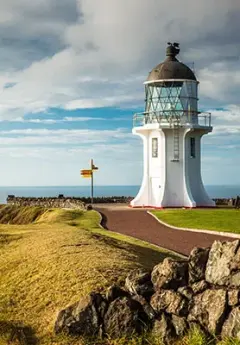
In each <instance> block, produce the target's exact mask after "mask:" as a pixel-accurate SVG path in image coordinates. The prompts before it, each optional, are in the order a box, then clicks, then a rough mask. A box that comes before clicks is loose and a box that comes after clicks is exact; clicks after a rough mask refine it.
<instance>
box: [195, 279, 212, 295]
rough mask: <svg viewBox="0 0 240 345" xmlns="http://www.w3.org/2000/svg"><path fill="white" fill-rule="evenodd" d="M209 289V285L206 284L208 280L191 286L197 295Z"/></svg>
mask: <svg viewBox="0 0 240 345" xmlns="http://www.w3.org/2000/svg"><path fill="white" fill-rule="evenodd" d="M208 287H209V284H208V283H207V282H206V280H200V281H199V282H196V283H194V284H192V286H191V288H192V291H193V293H194V294H195V295H196V294H198V293H200V292H203V291H205V290H207V288H208Z"/></svg>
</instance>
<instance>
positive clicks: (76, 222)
mask: <svg viewBox="0 0 240 345" xmlns="http://www.w3.org/2000/svg"><path fill="white" fill-rule="evenodd" d="M1 215H2V216H1ZM22 217H23V218H24V223H26V222H27V221H28V224H24V225H23V224H21V221H20V219H22ZM6 219H8V220H6ZM0 220H1V221H2V222H3V223H9V224H0V345H7V344H9V345H37V344H40V345H93V344H94V345H103V344H104V345H143V344H146V345H160V342H159V339H153V338H151V337H148V336H145V337H143V338H134V339H131V340H126V339H119V340H117V341H116V340H115V341H111V340H108V339H107V340H105V341H104V342H103V341H101V340H99V341H97V342H96V341H93V342H91V341H90V340H84V339H82V340H79V339H75V338H70V337H67V336H55V335H54V333H53V325H54V322H55V320H56V315H57V313H58V312H59V310H61V309H63V308H65V307H66V306H67V305H70V304H72V303H74V302H76V301H78V300H79V298H80V297H81V296H83V295H86V294H87V293H89V292H90V291H92V290H95V291H100V292H101V291H103V290H105V289H106V288H107V287H108V286H110V285H111V284H113V283H120V284H121V282H123V280H124V278H125V276H126V274H127V272H128V271H129V270H131V269H133V268H136V267H144V268H152V267H153V266H154V265H155V264H157V263H159V262H160V261H161V260H162V259H163V258H164V257H166V256H173V257H174V256H176V255H175V254H174V253H171V252H168V251H166V250H163V249H161V248H158V247H155V246H152V245H150V244H147V243H145V242H142V241H139V240H136V239H133V238H130V237H127V236H122V235H119V234H116V233H113V232H110V231H107V230H104V229H102V228H101V227H100V226H99V220H100V219H99V214H98V213H97V212H95V211H87V212H85V211H77V210H61V209H41V210H40V209H39V208H34V207H33V208H24V207H19V208H14V207H12V208H9V207H2V208H1V209H0ZM16 224H18V225H16ZM177 344H179V345H210V344H213V342H212V340H211V342H210V341H209V340H208V339H207V338H205V337H204V335H203V334H202V333H201V332H199V331H198V330H192V331H191V332H190V333H189V335H188V336H186V337H185V338H184V339H182V340H181V342H178V343H177ZM177 344H176V345H177ZM233 344H237V345H240V343H237V342H235V341H231V340H226V341H224V342H221V344H219V345H233Z"/></svg>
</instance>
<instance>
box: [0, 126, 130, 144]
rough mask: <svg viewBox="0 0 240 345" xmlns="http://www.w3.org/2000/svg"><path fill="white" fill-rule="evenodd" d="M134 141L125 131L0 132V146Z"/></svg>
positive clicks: (23, 130)
mask: <svg viewBox="0 0 240 345" xmlns="http://www.w3.org/2000/svg"><path fill="white" fill-rule="evenodd" d="M127 139H128V140H134V137H133V135H132V134H131V133H129V131H127V130H125V129H121V128H119V129H116V130H88V129H77V130H68V129H59V130H49V129H30V128H29V129H13V130H9V131H0V145H12V146H14V145H19V146H20V145H25V146H26V145H53V144H58V145H64V144H70V145H76V144H77V145H81V144H83V143H84V144H93V143H109V144H110V145H112V142H113V141H116V140H124V141H125V140H127Z"/></svg>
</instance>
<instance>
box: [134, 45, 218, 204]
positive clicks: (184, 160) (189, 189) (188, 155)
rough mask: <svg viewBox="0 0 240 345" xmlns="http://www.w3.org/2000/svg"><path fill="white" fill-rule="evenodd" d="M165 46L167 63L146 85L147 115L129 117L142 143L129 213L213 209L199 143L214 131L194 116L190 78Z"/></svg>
mask: <svg viewBox="0 0 240 345" xmlns="http://www.w3.org/2000/svg"><path fill="white" fill-rule="evenodd" d="M179 52H180V49H179V44H178V43H173V44H172V43H168V47H167V49H166V59H165V60H164V61H163V62H162V63H160V64H159V65H157V66H156V67H154V68H153V70H152V71H151V72H150V73H149V75H148V78H147V80H146V81H145V83H144V85H145V111H144V112H143V113H138V114H135V115H134V117H133V130H132V132H133V134H134V135H138V136H140V137H141V138H142V140H143V161H144V162H143V179H142V185H141V188H140V190H139V192H138V194H137V196H136V197H135V198H134V199H133V200H132V201H131V206H132V207H155V208H164V207H190V208H192V207H214V206H215V203H214V201H213V200H211V199H210V198H209V196H208V194H207V192H206V190H205V188H204V185H203V182H202V177H201V138H202V136H203V135H204V134H207V133H209V132H211V131H212V126H211V114H210V113H200V112H199V111H198V84H199V82H198V81H197V79H196V77H195V74H194V72H193V71H192V70H191V69H190V68H189V67H188V66H186V65H184V64H183V63H182V62H180V61H179V60H178V59H177V58H176V56H177V55H178V54H179Z"/></svg>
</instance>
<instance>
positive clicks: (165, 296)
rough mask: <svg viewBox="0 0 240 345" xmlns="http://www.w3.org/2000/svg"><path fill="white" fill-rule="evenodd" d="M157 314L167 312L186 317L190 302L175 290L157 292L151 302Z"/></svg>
mask: <svg viewBox="0 0 240 345" xmlns="http://www.w3.org/2000/svg"><path fill="white" fill-rule="evenodd" d="M150 304H151V306H152V308H153V309H154V310H155V311H156V313H161V312H162V311H166V312H167V313H169V314H175V315H179V316H185V315H187V313H188V300H187V299H186V298H185V297H183V296H182V295H181V294H180V293H179V292H175V291H173V290H164V289H162V290H160V291H157V292H156V293H155V294H154V295H153V296H152V298H151V302H150Z"/></svg>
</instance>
